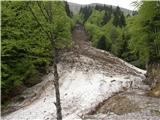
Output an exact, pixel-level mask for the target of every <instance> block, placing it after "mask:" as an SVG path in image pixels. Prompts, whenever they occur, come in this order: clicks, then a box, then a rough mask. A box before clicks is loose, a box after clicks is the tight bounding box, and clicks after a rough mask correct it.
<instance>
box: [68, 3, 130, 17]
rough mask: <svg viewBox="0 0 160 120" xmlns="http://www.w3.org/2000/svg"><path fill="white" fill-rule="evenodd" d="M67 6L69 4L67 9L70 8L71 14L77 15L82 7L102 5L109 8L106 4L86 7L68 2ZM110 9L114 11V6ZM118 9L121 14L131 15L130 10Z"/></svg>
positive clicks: (93, 5) (94, 4) (93, 4)
mask: <svg viewBox="0 0 160 120" xmlns="http://www.w3.org/2000/svg"><path fill="white" fill-rule="evenodd" d="M68 4H69V8H70V10H71V11H72V12H73V14H77V13H78V12H79V11H80V9H81V7H82V8H84V7H86V6H91V7H95V6H96V5H100V6H104V5H106V6H110V5H107V4H100V3H92V4H87V5H80V4H76V3H71V2H68ZM112 8H113V9H116V6H113V5H112ZM120 9H121V11H122V12H124V14H125V15H128V14H130V15H131V14H132V11H131V10H128V9H125V8H122V7H120Z"/></svg>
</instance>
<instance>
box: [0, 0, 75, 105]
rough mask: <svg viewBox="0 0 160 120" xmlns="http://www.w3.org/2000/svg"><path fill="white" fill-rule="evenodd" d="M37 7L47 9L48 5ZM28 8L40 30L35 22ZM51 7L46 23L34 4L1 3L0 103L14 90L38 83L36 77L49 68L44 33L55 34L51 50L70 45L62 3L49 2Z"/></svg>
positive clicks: (46, 41) (70, 23)
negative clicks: (0, 96)
mask: <svg viewBox="0 0 160 120" xmlns="http://www.w3.org/2000/svg"><path fill="white" fill-rule="evenodd" d="M39 4H40V5H44V6H47V4H48V2H39ZM28 5H30V6H31V8H32V10H33V12H34V13H35V15H36V16H37V18H38V20H39V22H40V24H41V25H42V26H43V27H44V30H43V29H42V28H41V26H40V25H39V24H38V23H37V22H36V20H35V18H34V16H33V15H32V13H31V11H30V9H29V7H28ZM52 6H53V19H54V21H53V23H48V22H46V21H47V20H46V19H45V17H44V15H43V14H42V12H41V9H40V8H39V6H38V4H37V2H24V1H3V2H2V8H1V10H2V25H1V27H2V31H1V38H2V65H1V67H2V81H1V85H2V103H3V102H4V101H5V100H8V99H9V98H10V97H13V96H14V95H15V93H17V92H18V91H16V90H17V88H19V87H22V86H32V85H34V84H36V83H38V82H39V81H40V77H39V76H41V74H44V73H45V72H46V70H47V68H48V66H49V65H51V62H52V58H53V55H52V52H51V51H52V49H51V43H50V40H49V39H48V36H47V35H46V33H45V31H52V32H53V33H54V34H55V41H56V44H55V45H56V46H55V47H57V48H64V47H68V46H70V45H71V33H70V30H71V25H72V21H71V19H70V18H69V17H68V16H67V13H66V11H65V10H66V8H65V4H64V3H63V2H52ZM43 10H44V8H43ZM44 11H45V10H44ZM46 15H47V14H46Z"/></svg>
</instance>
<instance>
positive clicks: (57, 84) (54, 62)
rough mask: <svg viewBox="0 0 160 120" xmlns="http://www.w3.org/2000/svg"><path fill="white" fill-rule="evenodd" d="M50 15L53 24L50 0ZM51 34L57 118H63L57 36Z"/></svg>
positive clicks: (58, 119)
mask: <svg viewBox="0 0 160 120" xmlns="http://www.w3.org/2000/svg"><path fill="white" fill-rule="evenodd" d="M48 3H49V4H48V9H49V10H48V15H49V22H50V23H51V24H52V22H53V14H52V12H53V11H52V2H48ZM50 34H51V39H50V41H51V44H52V48H53V50H54V51H53V52H54V54H53V55H54V58H53V67H54V86H55V94H56V103H55V105H56V110H57V120H62V111H61V109H62V108H61V100H60V92H59V75H58V71H57V63H58V60H57V59H58V49H57V48H56V46H55V42H56V41H55V36H54V34H53V32H51V33H50Z"/></svg>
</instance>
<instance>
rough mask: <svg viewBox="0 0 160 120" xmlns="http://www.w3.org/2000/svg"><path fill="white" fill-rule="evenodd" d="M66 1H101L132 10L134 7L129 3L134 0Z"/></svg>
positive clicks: (80, 0) (80, 1) (83, 1)
mask: <svg viewBox="0 0 160 120" xmlns="http://www.w3.org/2000/svg"><path fill="white" fill-rule="evenodd" d="M66 1H68V2H72V3H78V4H90V3H102V4H108V5H114V6H119V7H123V8H127V9H130V10H133V9H134V7H133V6H132V5H131V3H132V2H133V1H136V0H66Z"/></svg>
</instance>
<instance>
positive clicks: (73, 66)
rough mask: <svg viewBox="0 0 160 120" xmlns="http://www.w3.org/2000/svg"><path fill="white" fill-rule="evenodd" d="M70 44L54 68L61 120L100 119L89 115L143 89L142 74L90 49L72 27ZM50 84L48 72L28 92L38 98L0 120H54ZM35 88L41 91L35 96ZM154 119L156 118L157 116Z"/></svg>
mask: <svg viewBox="0 0 160 120" xmlns="http://www.w3.org/2000/svg"><path fill="white" fill-rule="evenodd" d="M73 40H74V48H73V49H72V50H70V51H68V52H65V53H63V54H61V56H60V61H59V64H58V72H59V75H60V92H61V103H62V109H63V111H62V112H63V118H64V120H81V119H83V118H85V117H86V116H87V115H91V117H89V118H85V119H92V118H93V119H101V117H102V116H97V115H93V114H91V113H92V111H95V112H93V113H94V114H95V113H96V114H97V111H96V110H97V109H96V108H97V106H99V104H100V103H103V102H104V101H105V100H107V99H108V98H111V97H112V95H115V94H118V93H123V91H126V90H127V89H129V88H141V89H146V88H147V86H145V85H144V84H143V82H142V80H143V79H144V78H145V77H144V74H145V71H143V70H140V69H138V68H136V67H134V66H132V65H130V64H128V63H126V62H124V61H123V60H121V59H119V58H116V57H114V56H113V55H111V54H109V53H108V52H106V51H102V50H98V49H96V48H93V47H91V46H90V44H89V42H88V38H87V36H86V33H85V31H84V29H83V27H82V26H81V25H76V26H75V29H74V31H73ZM53 80H54V76H53V74H52V72H51V73H49V74H48V75H47V76H45V77H44V81H43V82H42V83H40V84H39V87H37V86H38V85H37V86H34V87H33V88H31V89H30V91H31V92H32V93H34V92H36V93H37V94H36V95H35V96H39V97H37V98H38V99H37V100H35V101H28V104H26V105H25V107H23V108H21V109H19V110H17V111H15V112H12V113H10V114H8V115H5V116H3V117H2V119H3V120H26V119H27V120H34V119H38V120H51V119H56V115H55V113H56V110H55V109H56V108H55V105H54V102H55V95H54V92H55V91H54V85H53ZM36 88H37V89H38V90H41V91H40V92H38V91H37V90H36ZM40 88H43V89H40ZM21 103H22V102H21ZM26 103H27V102H26ZM29 104H30V105H29ZM14 105H15V106H16V105H20V103H17V104H14ZM105 117H106V116H105ZM106 118H107V117H106ZM149 118H152V116H151V115H150V116H149ZM155 118H156V119H157V118H158V117H157V115H155ZM154 120H155V119H154Z"/></svg>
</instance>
